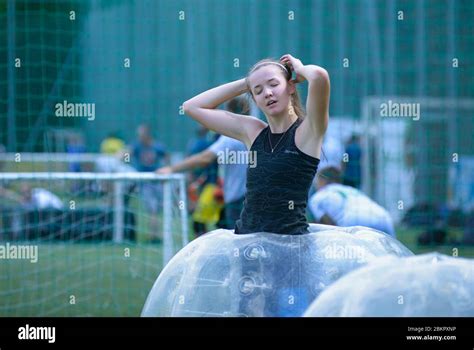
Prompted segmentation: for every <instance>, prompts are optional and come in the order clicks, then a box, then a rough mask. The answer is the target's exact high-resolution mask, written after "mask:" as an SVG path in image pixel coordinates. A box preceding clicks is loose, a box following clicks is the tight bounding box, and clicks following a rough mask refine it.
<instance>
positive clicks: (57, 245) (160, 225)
mask: <svg viewBox="0 0 474 350" xmlns="http://www.w3.org/2000/svg"><path fill="white" fill-rule="evenodd" d="M0 198H1V199H2V200H1V202H0V207H1V210H0V213H1V215H0V259H1V261H0V262H1V264H0V286H1V287H0V296H1V298H0V299H1V301H0V314H2V315H9V316H48V315H52V316H81V315H82V316H92V315H94V316H118V315H124V316H127V315H128V316H130V315H138V314H139V311H140V309H141V307H142V306H143V302H144V300H145V297H146V293H147V291H148V290H149V289H150V288H151V285H152V283H153V281H154V280H155V279H156V277H157V275H158V274H159V272H160V270H161V269H162V268H163V267H164V266H165V264H166V262H167V261H169V260H170V259H171V257H172V256H173V255H174V254H175V253H176V252H177V251H178V250H179V249H180V248H181V247H183V246H184V245H186V244H187V243H188V213H187V206H186V201H187V198H186V187H185V178H184V175H182V174H172V175H156V174H153V173H60V172H54V173H52V172H43V173H41V172H37V173H1V174H0Z"/></svg>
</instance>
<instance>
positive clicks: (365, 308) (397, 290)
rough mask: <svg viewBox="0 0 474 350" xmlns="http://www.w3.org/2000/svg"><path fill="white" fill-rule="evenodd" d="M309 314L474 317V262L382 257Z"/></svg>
mask: <svg viewBox="0 0 474 350" xmlns="http://www.w3.org/2000/svg"><path fill="white" fill-rule="evenodd" d="M304 316H309V317H313V316H318V317H319V316H331V317H336V316H349V317H361V316H370V317H385V316H388V317H403V316H410V317H437V316H439V317H450V316H470V317H472V316H474V260H473V259H463V258H453V257H449V256H446V255H441V254H438V253H430V254H423V255H417V256H412V257H405V258H397V257H394V256H391V257H383V258H379V259H378V260H375V261H373V262H371V263H370V264H368V265H366V266H364V267H362V268H360V269H358V270H357V271H353V272H351V273H349V274H347V275H346V276H344V277H343V278H341V279H340V280H338V281H336V282H335V283H334V284H332V285H331V286H330V287H329V288H327V289H325V290H324V291H323V292H322V293H321V294H320V295H319V297H317V298H316V300H315V301H314V302H313V303H312V304H311V306H310V307H309V308H308V310H307V311H306V313H305V314H304Z"/></svg>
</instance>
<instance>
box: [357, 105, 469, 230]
mask: <svg viewBox="0 0 474 350" xmlns="http://www.w3.org/2000/svg"><path fill="white" fill-rule="evenodd" d="M473 114H474V100H473V99H450V98H429V97H403V96H375V97H368V98H366V99H365V100H364V102H363V104H362V116H361V121H362V129H363V132H362V135H361V136H362V142H363V172H362V173H363V179H362V188H363V190H364V191H365V192H366V193H367V194H369V195H370V196H371V197H372V198H374V199H375V200H376V201H377V202H378V203H380V204H381V205H383V206H384V207H385V208H387V209H388V210H389V212H390V213H391V215H392V217H393V218H394V219H395V220H396V221H399V220H400V219H402V218H403V216H404V214H405V213H406V211H407V210H408V209H409V208H411V207H413V206H415V205H426V204H428V205H450V206H452V207H457V208H459V209H461V210H465V211H467V210H470V208H469V207H470V206H471V205H472V198H471V199H468V198H466V193H469V191H470V190H469V188H472V186H473V183H472V179H471V181H470V183H465V184H463V185H460V180H462V179H466V178H467V177H468V176H467V177H466V174H463V172H465V171H466V170H465V169H468V170H469V169H472V166H470V164H471V163H472V159H473V156H474V147H473V146H474V145H473V139H472V135H474V119H473V118H472V116H473ZM468 182H469V181H468ZM471 192H472V191H471Z"/></svg>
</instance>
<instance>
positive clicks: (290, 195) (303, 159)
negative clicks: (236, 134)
mask: <svg viewBox="0 0 474 350" xmlns="http://www.w3.org/2000/svg"><path fill="white" fill-rule="evenodd" d="M301 122H302V120H301V119H298V120H296V121H295V122H294V123H293V125H291V126H290V128H289V129H288V131H287V132H286V134H284V136H283V134H280V135H282V136H283V138H282V139H281V141H280V142H279V143H278V145H277V146H276V147H275V145H276V143H277V142H278V140H279V139H278V138H277V139H276V140H275V139H272V140H271V142H272V146H273V147H274V151H273V153H272V152H271V147H270V143H269V136H271V132H270V127H269V126H267V127H266V128H265V129H263V130H262V131H261V132H260V134H259V135H258V136H257V138H256V139H255V141H254V143H253V144H252V146H251V147H250V151H253V152H256V153H255V154H256V156H255V157H256V158H255V159H256V164H255V166H254V167H252V166H251V164H250V163H249V166H248V168H247V192H246V194H245V200H244V207H243V209H242V212H241V214H240V219H239V220H237V222H236V223H235V233H237V234H246V233H253V232H272V233H280V234H303V233H307V232H308V223H307V220H306V204H307V201H308V191H309V189H310V187H311V183H312V181H313V178H314V175H315V174H316V170H317V168H318V164H319V159H318V158H314V157H311V156H310V155H308V154H305V153H303V152H302V151H300V150H299V149H298V148H297V147H296V144H295V132H296V129H297V128H298V126H299V125H300V124H301ZM269 133H270V135H269Z"/></svg>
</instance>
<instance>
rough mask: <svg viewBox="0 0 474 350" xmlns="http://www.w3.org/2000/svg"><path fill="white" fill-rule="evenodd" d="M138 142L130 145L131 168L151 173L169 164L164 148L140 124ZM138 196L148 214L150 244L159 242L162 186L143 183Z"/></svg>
mask: <svg viewBox="0 0 474 350" xmlns="http://www.w3.org/2000/svg"><path fill="white" fill-rule="evenodd" d="M137 136H138V140H137V141H136V142H135V143H133V144H132V146H131V150H130V153H131V154H130V158H131V162H132V165H133V167H134V168H135V169H136V170H137V171H139V172H153V171H154V170H155V169H156V168H158V167H160V166H163V165H165V164H167V163H169V156H168V154H167V151H166V149H165V147H164V146H163V145H162V144H161V143H160V142H158V141H156V140H155V139H154V138H153V135H152V133H151V130H150V127H149V126H148V125H146V124H141V125H139V126H138V128H137ZM139 190H140V194H141V195H140V196H141V198H142V200H143V202H144V204H145V208H146V210H147V211H148V212H149V213H150V236H151V241H152V242H158V243H159V242H161V234H160V231H161V230H160V228H159V227H160V222H159V219H158V213H159V212H160V211H162V209H163V186H162V185H161V184H160V183H156V182H155V183H153V182H148V181H145V182H143V183H142V184H141V185H140V189H139Z"/></svg>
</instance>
